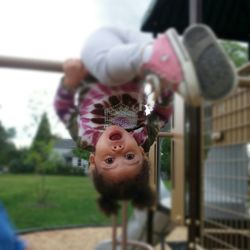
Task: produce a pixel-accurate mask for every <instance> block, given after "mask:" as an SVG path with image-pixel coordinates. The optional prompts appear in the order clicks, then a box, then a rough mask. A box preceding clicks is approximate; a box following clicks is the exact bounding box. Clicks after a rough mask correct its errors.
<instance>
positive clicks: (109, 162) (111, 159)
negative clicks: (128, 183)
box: [105, 157, 114, 164]
mask: <svg viewBox="0 0 250 250" xmlns="http://www.w3.org/2000/svg"><path fill="white" fill-rule="evenodd" d="M105 162H106V163H107V164H112V163H113V162H114V159H113V158H112V157H108V158H106V159H105Z"/></svg>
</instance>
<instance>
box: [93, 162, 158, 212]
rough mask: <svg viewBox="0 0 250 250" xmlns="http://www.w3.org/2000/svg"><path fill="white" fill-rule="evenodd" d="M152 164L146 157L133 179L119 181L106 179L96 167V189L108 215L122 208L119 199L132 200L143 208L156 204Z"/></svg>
mask: <svg viewBox="0 0 250 250" xmlns="http://www.w3.org/2000/svg"><path fill="white" fill-rule="evenodd" d="M149 172H150V164H149V161H148V159H147V158H146V157H144V159H143V162H142V168H141V171H140V172H139V173H138V174H137V175H136V176H135V177H134V178H133V179H132V180H130V179H127V180H124V181H122V182H119V183H112V182H110V181H106V180H105V179H104V178H103V176H102V175H101V174H100V173H99V172H98V170H97V168H95V169H94V170H93V172H92V179H93V183H94V185H95V188H96V190H97V191H98V193H99V194H100V195H101V196H100V197H99V198H98V199H97V202H98V205H99V207H100V209H101V210H102V211H103V212H104V213H105V214H106V215H107V216H110V215H112V214H117V213H118V210H119V208H120V205H119V203H118V200H131V202H132V204H133V205H134V206H135V207H137V208H139V209H143V208H146V207H150V206H152V205H154V202H155V193H154V191H153V190H152V188H151V187H150V185H149Z"/></svg>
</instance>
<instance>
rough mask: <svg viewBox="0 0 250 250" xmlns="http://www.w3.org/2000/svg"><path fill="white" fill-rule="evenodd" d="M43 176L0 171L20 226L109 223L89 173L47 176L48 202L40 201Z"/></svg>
mask: <svg viewBox="0 0 250 250" xmlns="http://www.w3.org/2000/svg"><path fill="white" fill-rule="evenodd" d="M41 181H42V180H41V176H38V175H0V200H1V201H2V202H3V204H4V206H5V208H6V209H7V211H8V213H9V216H10V217H11V220H12V222H13V223H14V224H15V226H16V228H17V229H18V230H24V229H31V228H50V227H56V226H69V225H81V224H84V225H107V224H110V223H111V219H110V218H107V217H105V216H104V215H103V214H102V213H100V211H99V209H98V208H97V205H96V202H95V200H96V198H97V193H96V191H95V190H94V187H93V186H92V183H91V180H90V179H89V178H88V177H72V176H46V179H45V187H46V190H48V196H47V199H46V201H47V202H46V203H45V205H41V204H38V203H37V200H38V192H39V186H40V185H41Z"/></svg>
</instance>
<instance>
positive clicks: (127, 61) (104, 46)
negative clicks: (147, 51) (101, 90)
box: [81, 28, 152, 86]
mask: <svg viewBox="0 0 250 250" xmlns="http://www.w3.org/2000/svg"><path fill="white" fill-rule="evenodd" d="M151 41H152V35H151V34H146V33H142V32H136V31H133V30H128V29H118V28H102V29H99V30H97V31H96V32H95V33H93V34H92V35H91V36H90V37H89V39H88V40H87V41H86V43H85V46H84V48H83V51H82V53H81V58H82V60H83V62H84V64H85V66H86V67H87V69H88V70H89V71H90V72H91V73H92V74H93V75H94V76H95V77H96V78H97V79H98V80H99V81H100V82H102V83H105V84H109V85H112V86H115V85H117V84H122V83H126V82H129V81H131V80H132V79H133V78H134V77H136V76H137V75H138V74H139V73H140V70H141V68H140V66H141V61H142V52H143V48H144V47H145V45H146V44H148V43H150V42H151Z"/></svg>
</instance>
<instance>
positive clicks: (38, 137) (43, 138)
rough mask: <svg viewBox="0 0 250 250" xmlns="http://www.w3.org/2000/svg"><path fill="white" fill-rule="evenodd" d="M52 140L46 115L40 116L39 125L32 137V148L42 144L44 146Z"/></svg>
mask: <svg viewBox="0 0 250 250" xmlns="http://www.w3.org/2000/svg"><path fill="white" fill-rule="evenodd" d="M52 140H53V136H52V134H51V129H50V124H49V120H48V117H47V114H46V113H43V114H42V118H41V121H40V124H39V126H38V129H37V132H36V134H35V136H34V139H33V143H32V147H36V144H37V143H38V142H39V143H40V142H43V143H45V144H48V143H50V142H51V141H52Z"/></svg>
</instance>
